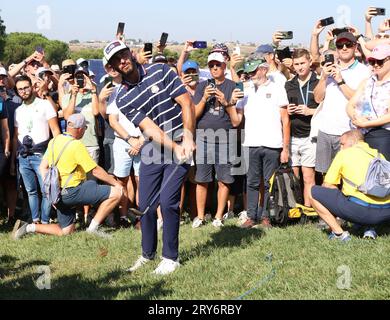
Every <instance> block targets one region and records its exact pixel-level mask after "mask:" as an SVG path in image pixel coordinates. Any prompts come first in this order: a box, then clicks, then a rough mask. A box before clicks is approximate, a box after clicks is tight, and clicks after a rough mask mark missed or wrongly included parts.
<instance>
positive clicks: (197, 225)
mask: <svg viewBox="0 0 390 320" xmlns="http://www.w3.org/2000/svg"><path fill="white" fill-rule="evenodd" d="M203 225H204V221H203V220H201V219H199V218H198V217H196V218H195V219H194V222H193V223H192V229H197V228H200V227H202V226H203Z"/></svg>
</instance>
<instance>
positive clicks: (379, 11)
mask: <svg viewBox="0 0 390 320" xmlns="http://www.w3.org/2000/svg"><path fill="white" fill-rule="evenodd" d="M375 10H376V15H377V16H385V15H386V9H385V8H375Z"/></svg>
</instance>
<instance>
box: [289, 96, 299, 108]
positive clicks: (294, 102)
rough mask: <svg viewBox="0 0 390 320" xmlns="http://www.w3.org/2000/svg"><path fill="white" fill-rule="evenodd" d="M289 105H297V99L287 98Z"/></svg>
mask: <svg viewBox="0 0 390 320" xmlns="http://www.w3.org/2000/svg"><path fill="white" fill-rule="evenodd" d="M289 102H290V104H294V105H296V106H297V105H298V98H297V97H290V98H289Z"/></svg>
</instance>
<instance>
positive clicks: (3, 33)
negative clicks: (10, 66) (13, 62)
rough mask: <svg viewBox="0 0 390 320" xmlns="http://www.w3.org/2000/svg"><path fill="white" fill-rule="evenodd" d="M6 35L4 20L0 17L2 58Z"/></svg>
mask: <svg viewBox="0 0 390 320" xmlns="http://www.w3.org/2000/svg"><path fill="white" fill-rule="evenodd" d="M6 36H7V35H6V33H5V25H4V21H3V20H2V19H1V17H0V59H3V54H4V46H5V39H6Z"/></svg>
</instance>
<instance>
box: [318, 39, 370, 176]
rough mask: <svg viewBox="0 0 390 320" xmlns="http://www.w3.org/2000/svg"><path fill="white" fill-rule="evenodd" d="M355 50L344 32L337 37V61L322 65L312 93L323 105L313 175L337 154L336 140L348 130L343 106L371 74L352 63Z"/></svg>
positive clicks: (348, 126)
mask: <svg viewBox="0 0 390 320" xmlns="http://www.w3.org/2000/svg"><path fill="white" fill-rule="evenodd" d="M356 47H357V39H356V37H355V36H354V35H353V34H352V33H350V32H344V33H341V34H340V35H339V36H338V37H337V39H336V49H337V50H336V53H337V56H338V60H336V59H335V63H334V64H332V63H326V64H325V65H324V67H323V72H322V75H321V79H320V81H319V83H318V85H317V87H316V88H315V90H314V98H315V100H316V102H317V103H321V102H323V107H322V110H321V123H320V126H319V132H318V137H317V152H316V171H318V172H321V173H323V174H325V173H326V172H327V171H328V168H329V166H330V164H331V163H332V160H333V159H334V157H335V156H336V153H337V152H338V151H339V150H340V136H341V135H342V134H343V133H344V132H346V131H348V130H350V124H349V122H350V121H349V118H348V115H347V113H346V108H345V106H346V105H347V103H348V100H349V99H351V98H352V96H353V95H354V93H355V91H356V89H357V88H358V86H359V84H360V83H361V82H362V81H363V80H364V79H367V78H369V77H370V74H371V72H370V70H369V69H368V67H366V66H365V65H363V64H361V63H359V61H358V60H357V59H356V57H355V50H356ZM325 54H326V52H325Z"/></svg>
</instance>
